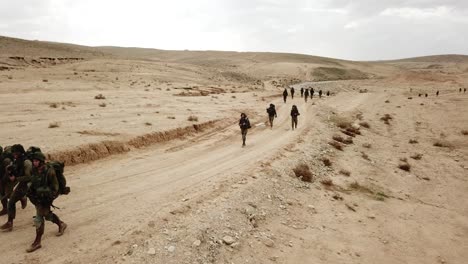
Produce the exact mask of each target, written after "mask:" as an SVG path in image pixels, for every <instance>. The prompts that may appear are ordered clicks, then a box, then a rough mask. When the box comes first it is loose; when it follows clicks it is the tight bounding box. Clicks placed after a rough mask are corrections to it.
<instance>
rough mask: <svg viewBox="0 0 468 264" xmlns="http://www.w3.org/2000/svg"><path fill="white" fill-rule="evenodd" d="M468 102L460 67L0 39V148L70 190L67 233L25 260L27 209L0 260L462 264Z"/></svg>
mask: <svg viewBox="0 0 468 264" xmlns="http://www.w3.org/2000/svg"><path fill="white" fill-rule="evenodd" d="M291 87H292V88H294V89H295V95H294V98H293V97H292V96H291V89H290V88H291ZM285 88H288V92H289V95H288V97H287V98H286V100H284V99H283V97H282V92H283V90H284V89H285ZM301 88H302V89H310V88H313V89H314V94H313V96H312V97H308V98H307V99H306V98H304V97H303V96H301V94H300V90H301ZM466 88H468V62H467V61H466V56H463V55H440V56H429V57H421V58H410V59H405V60H396V61H376V62H357V61H345V60H339V59H332V58H324V57H318V56H309V55H301V54H284V53H268V52H265V53H262V52H229V51H226V52H225V51H167V50H157V49H140V48H119V47H86V46H79V45H73V44H62V43H52V42H43V41H28V40H21V39H14V38H8V37H0V112H1V113H2V114H1V115H0V127H1V129H0V146H3V147H5V146H9V145H12V144H17V143H20V144H23V145H24V146H25V147H26V148H27V147H29V146H38V147H40V148H41V149H42V151H43V152H45V154H46V156H47V157H48V159H49V160H59V161H63V162H65V164H66V167H65V175H66V177H67V182H68V185H69V186H70V187H71V190H72V191H71V193H70V194H69V195H66V196H65V195H62V196H60V197H58V198H57V199H56V200H55V201H54V205H56V206H57V207H59V208H60V209H54V212H55V213H57V214H58V215H59V216H60V218H61V219H62V220H63V221H65V222H66V223H67V224H68V229H67V230H66V232H65V234H64V235H63V236H61V237H56V236H55V233H56V231H57V230H56V226H55V225H53V224H52V223H50V222H47V223H46V227H45V230H46V231H45V234H44V236H43V239H42V248H41V249H40V250H38V251H36V252H34V253H31V254H27V253H25V249H26V248H27V247H28V246H29V245H30V244H31V242H32V240H33V239H34V232H35V231H34V227H32V221H31V216H33V215H34V214H35V210H34V206H32V205H31V204H29V205H28V206H27V207H26V208H25V209H19V208H18V210H17V217H16V219H15V221H14V228H13V231H12V232H0V236H1V241H8V243H0V252H2V256H1V258H0V259H1V261H0V262H1V263H14V264H19V263H53V264H54V263H70V264H87V263H112V264H114V263H125V264H126V263H164V264H180V263H197V264H198V263H199V264H205V263H210V264H218V263H220V264H224V263H236V264H240V263H262V264H263V263H267V264H273V263H288V264H289V263H290V264H310V263H351V264H375V263H383V264H394V263H402V264H403V263H411V264H413V263H438V264H446V263H454V264H455V263H465V262H466V259H468V250H467V246H466V245H468V211H467V206H466V201H467V200H468V192H467V190H468V178H467V175H468V173H467V172H468V140H467V137H468V93H466V90H464V89H466ZM319 91H322V92H323V93H322V96H319V95H318V92H319ZM270 104H275V105H276V111H277V118H275V119H274V123H273V125H272V126H270V124H269V123H268V117H267V113H266V108H267V107H268V106H269V105H270ZM293 105H296V106H297V108H298V109H299V112H300V115H299V117H298V125H297V127H296V128H294V129H293V127H292V123H291V116H290V111H291V108H292V106H293ZM240 113H246V114H247V115H248V117H249V119H250V122H251V126H252V128H251V129H249V131H248V134H247V140H246V146H245V147H242V146H241V144H242V141H241V133H240V130H239V126H238V121H239V116H240ZM3 221H6V216H0V224H3Z"/></svg>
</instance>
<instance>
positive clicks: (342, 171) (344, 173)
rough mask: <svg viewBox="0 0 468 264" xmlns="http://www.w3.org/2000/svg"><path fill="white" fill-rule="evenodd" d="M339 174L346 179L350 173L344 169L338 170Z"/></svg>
mask: <svg viewBox="0 0 468 264" xmlns="http://www.w3.org/2000/svg"><path fill="white" fill-rule="evenodd" d="M340 174H342V175H344V176H346V177H349V176H351V172H350V171H347V170H344V169H342V170H340Z"/></svg>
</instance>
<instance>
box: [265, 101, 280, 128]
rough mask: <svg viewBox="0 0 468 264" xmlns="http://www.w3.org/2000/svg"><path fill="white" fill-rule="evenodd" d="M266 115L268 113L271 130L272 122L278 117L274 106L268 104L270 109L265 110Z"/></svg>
mask: <svg viewBox="0 0 468 264" xmlns="http://www.w3.org/2000/svg"><path fill="white" fill-rule="evenodd" d="M266 111H267V113H268V121H269V122H270V127H271V128H273V120H274V119H275V118H276V117H278V115H277V114H276V109H275V105H274V104H270V107H269V108H267V110H266Z"/></svg>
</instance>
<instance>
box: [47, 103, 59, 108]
mask: <svg viewBox="0 0 468 264" xmlns="http://www.w3.org/2000/svg"><path fill="white" fill-rule="evenodd" d="M49 107H50V108H57V107H58V104H57V103H51V104H50V105H49Z"/></svg>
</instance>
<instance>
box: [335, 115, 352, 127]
mask: <svg viewBox="0 0 468 264" xmlns="http://www.w3.org/2000/svg"><path fill="white" fill-rule="evenodd" d="M330 120H331V121H332V122H333V123H335V125H336V126H337V127H339V128H341V129H346V128H347V127H350V126H351V121H350V120H349V119H347V118H344V117H339V116H332V117H331V118H330Z"/></svg>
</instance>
